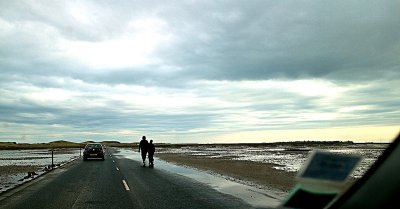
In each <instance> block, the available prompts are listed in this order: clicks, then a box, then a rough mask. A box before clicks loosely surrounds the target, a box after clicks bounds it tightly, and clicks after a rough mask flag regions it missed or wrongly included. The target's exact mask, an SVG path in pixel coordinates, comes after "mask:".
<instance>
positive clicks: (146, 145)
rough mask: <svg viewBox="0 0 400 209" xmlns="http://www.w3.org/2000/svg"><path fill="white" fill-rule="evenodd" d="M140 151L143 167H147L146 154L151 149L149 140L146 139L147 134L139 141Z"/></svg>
mask: <svg viewBox="0 0 400 209" xmlns="http://www.w3.org/2000/svg"><path fill="white" fill-rule="evenodd" d="M140 151H141V152H142V153H141V154H142V160H143V167H146V155H147V152H148V151H149V142H148V141H147V140H146V136H143V137H142V140H141V141H140V143H139V152H140Z"/></svg>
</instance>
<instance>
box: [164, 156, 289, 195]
mask: <svg viewBox="0 0 400 209" xmlns="http://www.w3.org/2000/svg"><path fill="white" fill-rule="evenodd" d="M157 157H159V158H160V159H162V160H165V161H167V162H171V163H175V164H178V165H185V166H189V167H194V168H197V169H201V170H207V171H211V172H214V173H218V174H221V175H224V176H229V177H232V178H234V179H237V180H240V181H243V182H251V183H253V184H257V185H260V186H265V187H272V188H276V189H279V190H282V191H284V192H289V191H290V190H291V188H292V187H293V185H294V183H295V182H294V177H295V175H296V173H294V172H286V171H280V170H276V169H274V168H273V166H274V165H272V164H264V163H257V162H251V161H237V160H230V159H220V158H207V157H204V156H191V155H183V154H171V153H157Z"/></svg>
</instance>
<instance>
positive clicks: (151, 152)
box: [149, 140, 156, 167]
mask: <svg viewBox="0 0 400 209" xmlns="http://www.w3.org/2000/svg"><path fill="white" fill-rule="evenodd" d="M155 151H156V147H155V146H154V144H153V140H150V144H149V166H150V167H153V166H154V152H155Z"/></svg>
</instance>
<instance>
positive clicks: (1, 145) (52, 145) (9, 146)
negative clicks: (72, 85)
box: [0, 141, 391, 150]
mask: <svg viewBox="0 0 400 209" xmlns="http://www.w3.org/2000/svg"><path fill="white" fill-rule="evenodd" d="M89 142H92V141H87V142H81V143H77V142H69V141H54V142H48V143H17V142H0V150H23V149H60V148H83V147H84V146H85V144H87V143H89ZM100 143H102V144H104V145H105V146H109V147H119V148H127V147H132V148H133V147H137V146H138V143H136V142H135V143H122V142H118V141H102V142H100ZM319 144H320V145H332V146H336V145H374V144H376V145H389V144H391V143H382V142H363V143H360V142H352V141H291V142H270V143H267V142H261V143H204V144H201V143H182V144H179V143H176V144H172V143H171V144H168V143H157V147H165V148H179V147H185V146H210V145H214V146H239V145H242V146H266V145H268V146H284V145H286V146H292V147H296V146H307V145H314V146H315V145H319Z"/></svg>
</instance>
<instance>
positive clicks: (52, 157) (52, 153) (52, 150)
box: [51, 147, 54, 169]
mask: <svg viewBox="0 0 400 209" xmlns="http://www.w3.org/2000/svg"><path fill="white" fill-rule="evenodd" d="M53 168H54V148H53V147H52V148H51V169H53Z"/></svg>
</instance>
